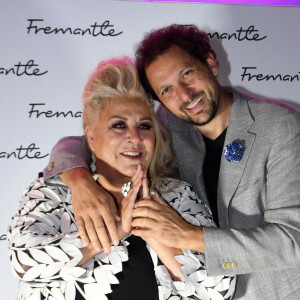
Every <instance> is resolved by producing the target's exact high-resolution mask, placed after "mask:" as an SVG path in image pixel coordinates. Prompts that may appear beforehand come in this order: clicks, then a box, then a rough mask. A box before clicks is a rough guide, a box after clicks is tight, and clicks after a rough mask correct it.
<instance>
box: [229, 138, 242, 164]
mask: <svg viewBox="0 0 300 300" xmlns="http://www.w3.org/2000/svg"><path fill="white" fill-rule="evenodd" d="M244 150H245V147H244V146H243V144H242V143H241V142H238V141H236V142H232V143H231V144H229V145H227V146H225V150H224V156H225V158H226V159H227V160H228V161H229V162H238V161H240V160H241V159H242V156H243V152H244Z"/></svg>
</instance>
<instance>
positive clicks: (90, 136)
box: [85, 126, 94, 151]
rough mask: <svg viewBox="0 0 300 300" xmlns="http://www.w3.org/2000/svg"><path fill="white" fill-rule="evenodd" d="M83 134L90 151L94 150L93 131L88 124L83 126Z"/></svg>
mask: <svg viewBox="0 0 300 300" xmlns="http://www.w3.org/2000/svg"><path fill="white" fill-rule="evenodd" d="M85 136H86V138H87V142H88V144H89V147H90V149H91V150H92V151H94V131H93V129H92V128H91V127H90V126H86V127H85Z"/></svg>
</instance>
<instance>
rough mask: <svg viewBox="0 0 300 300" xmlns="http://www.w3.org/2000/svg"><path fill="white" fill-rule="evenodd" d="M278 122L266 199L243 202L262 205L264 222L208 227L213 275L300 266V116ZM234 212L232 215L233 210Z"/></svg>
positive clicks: (267, 166)
mask: <svg viewBox="0 0 300 300" xmlns="http://www.w3.org/2000/svg"><path fill="white" fill-rule="evenodd" d="M276 123H277V125H276V127H275V128H273V135H272V136H271V138H270V139H269V141H268V143H269V144H270V145H269V147H268V148H267V149H268V150H267V151H268V153H267V154H266V158H265V162H259V164H265V165H264V167H263V168H265V179H264V184H263V186H261V187H260V188H261V189H264V190H263V195H264V199H263V200H262V199H253V198H252V199H251V197H250V196H249V197H248V198H247V199H243V201H247V202H248V203H253V205H261V206H262V209H261V210H262V218H263V220H262V222H261V223H262V224H259V225H258V226H257V227H255V226H253V227H252V228H250V229H243V230H241V229H235V228H204V240H205V253H206V266H207V270H208V274H209V275H221V274H227V275H237V274H247V273H252V272H262V271H269V272H271V271H275V270H278V269H281V270H283V269H288V268H296V267H299V261H300V176H299V174H300V159H299V157H300V117H299V113H295V114H293V113H290V114H288V115H286V116H285V117H283V116H282V118H281V119H279V118H277V119H276ZM264 130H267V131H268V129H264ZM256 158H257V159H260V156H259V153H256ZM250 167H252V168H254V167H255V166H253V165H251V166H249V168H250ZM233 201H234V198H233ZM229 209H230V208H229ZM228 213H229V215H230V210H229V212H228ZM229 217H230V216H229ZM240 222H242V220H241V221H240ZM229 227H231V226H229Z"/></svg>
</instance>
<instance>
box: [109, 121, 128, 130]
mask: <svg viewBox="0 0 300 300" xmlns="http://www.w3.org/2000/svg"><path fill="white" fill-rule="evenodd" d="M112 128H120V129H123V128H126V125H125V123H124V122H118V123H115V124H113V125H112Z"/></svg>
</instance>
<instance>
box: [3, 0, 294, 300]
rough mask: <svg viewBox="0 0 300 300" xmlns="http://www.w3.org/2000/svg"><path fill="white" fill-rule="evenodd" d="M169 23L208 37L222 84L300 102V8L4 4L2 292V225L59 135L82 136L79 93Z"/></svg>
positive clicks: (11, 289) (10, 280)
mask: <svg viewBox="0 0 300 300" xmlns="http://www.w3.org/2000/svg"><path fill="white" fill-rule="evenodd" d="M171 23H179V24H196V25H198V26H199V27H200V28H202V29H203V30H205V31H207V32H208V33H210V37H211V43H212V45H213V46H214V47H215V49H216V52H217V55H218V59H219V62H220V69H221V73H220V76H219V80H220V82H221V83H222V84H224V85H233V86H235V87H236V88H238V89H240V90H243V91H245V92H248V93H251V94H254V95H257V96H261V97H268V98H274V99H281V100H284V101H286V102H288V103H290V104H292V105H295V106H297V107H298V108H300V97H299V95H300V60H299V53H300V42H299V28H300V8H299V7H266V6H247V5H225V4H200V3H154V2H134V1H113V0H101V1H99V0H89V1H82V0H51V1H40V0H26V1H24V0H9V1H8V0H1V1H0V101H1V102H0V103H1V109H0V122H1V123H0V193H1V194H0V195H1V209H0V265H1V269H0V285H1V286H0V291H1V296H0V298H1V299H3V300H11V299H13V298H14V295H15V291H16V287H17V280H16V279H15V278H14V277H13V275H12V273H11V270H10V266H9V256H8V251H7V240H6V230H7V226H8V223H9V222H10V219H11V216H12V215H13V214H14V213H15V212H16V210H17V207H18V202H19V199H20V196H21V194H22V191H23V189H24V188H25V187H26V186H27V185H28V184H29V183H30V182H31V181H32V180H33V179H34V178H35V177H36V175H37V174H38V172H39V171H41V170H42V169H43V167H45V165H46V164H47V161H48V158H49V152H50V149H51V147H52V146H53V145H54V144H55V142H56V141H57V140H58V139H59V138H60V137H62V136H66V135H81V134H82V133H83V131H82V128H81V108H82V107H81V93H82V89H83V86H84V84H85V82H86V80H87V78H88V76H89V74H90V72H91V71H92V70H93V69H94V67H95V66H96V65H97V62H98V61H99V60H102V59H106V58H110V57H112V56H118V55H130V56H133V53H134V46H135V44H137V43H138V42H139V41H140V40H141V39H142V37H143V35H144V33H145V32H148V31H149V30H151V29H153V28H159V27H162V26H165V25H169V24H171Z"/></svg>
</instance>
